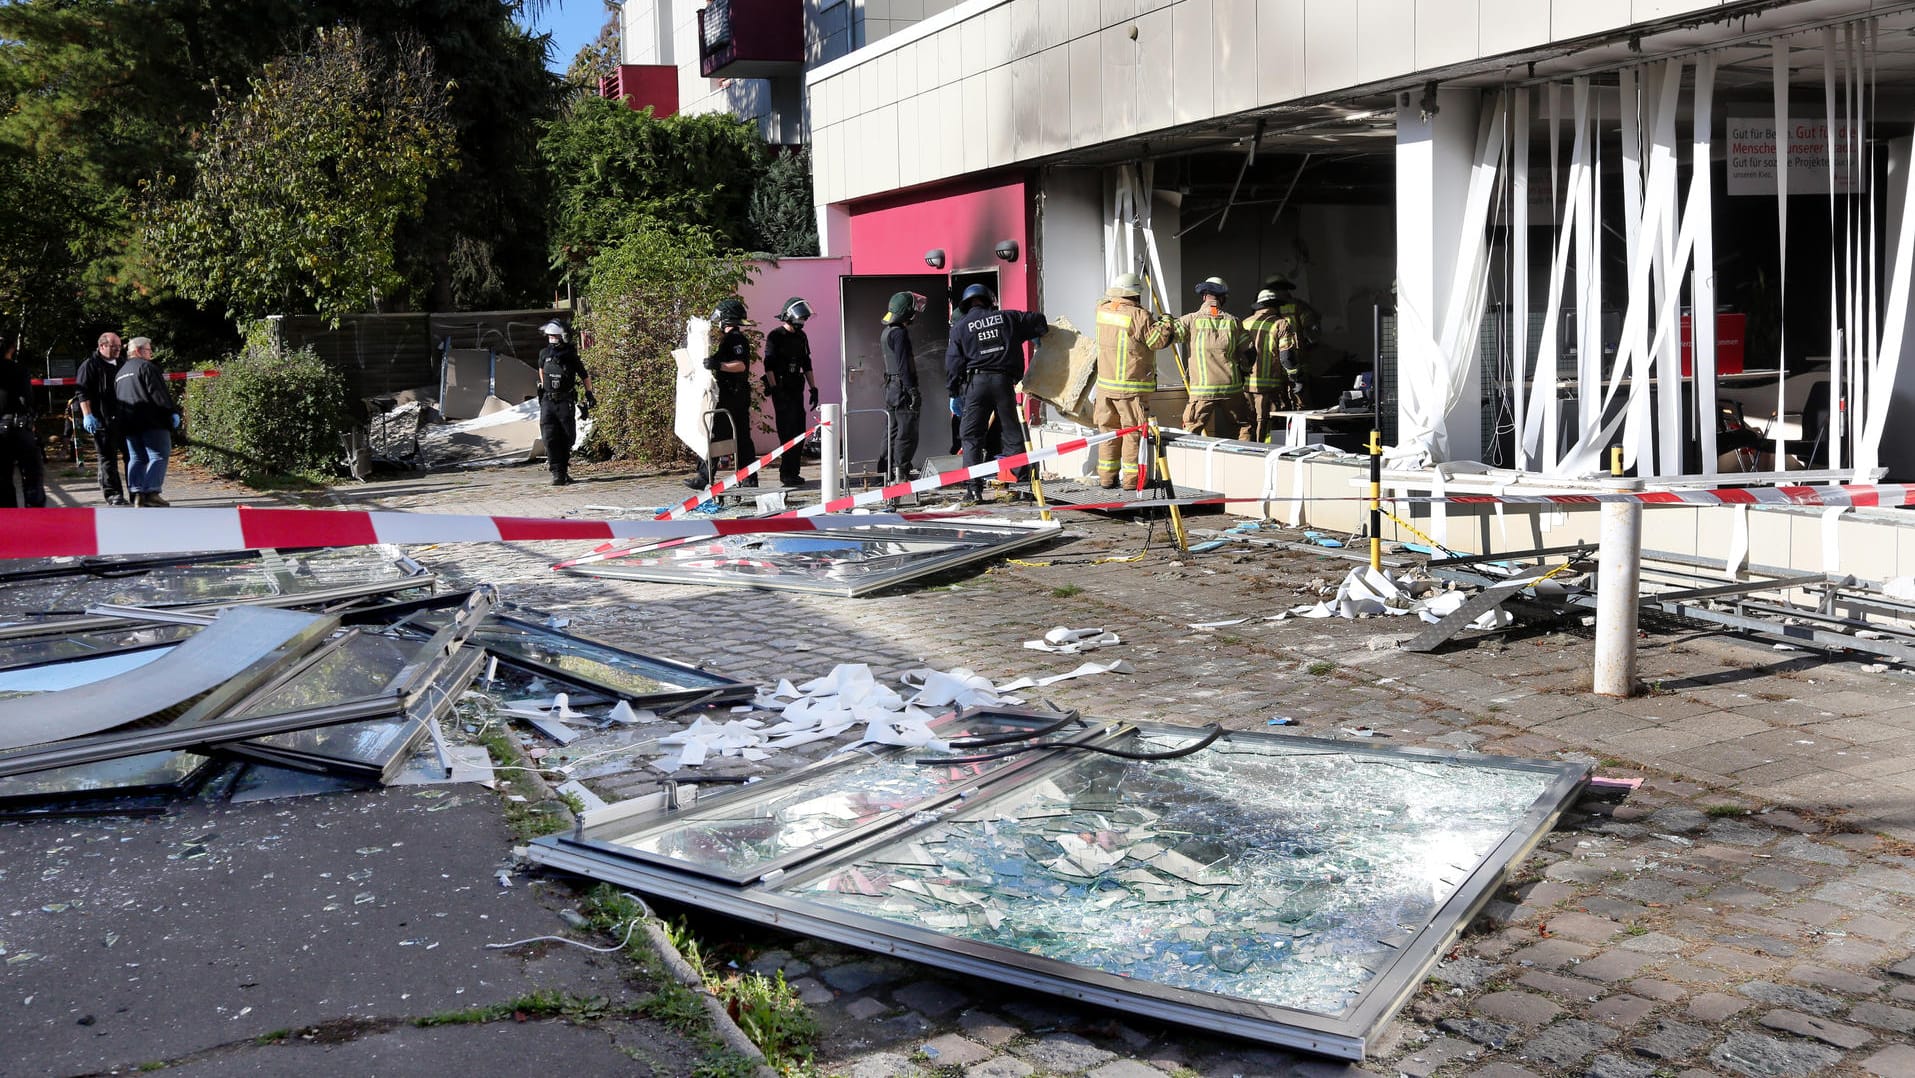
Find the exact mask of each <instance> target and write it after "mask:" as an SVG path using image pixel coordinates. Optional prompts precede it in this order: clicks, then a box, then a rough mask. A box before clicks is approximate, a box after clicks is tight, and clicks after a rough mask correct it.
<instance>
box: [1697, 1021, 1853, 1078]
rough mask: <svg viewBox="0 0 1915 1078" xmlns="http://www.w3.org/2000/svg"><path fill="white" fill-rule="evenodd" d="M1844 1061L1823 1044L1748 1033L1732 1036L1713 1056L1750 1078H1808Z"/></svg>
mask: <svg viewBox="0 0 1915 1078" xmlns="http://www.w3.org/2000/svg"><path fill="white" fill-rule="evenodd" d="M1841 1058H1842V1054H1841V1053H1840V1052H1837V1051H1836V1050H1835V1049H1833V1048H1825V1047H1823V1046H1822V1045H1819V1044H1809V1043H1807V1042H1806V1041H1785V1040H1780V1039H1778V1038H1775V1037H1765V1036H1762V1035H1761V1034H1759V1033H1746V1032H1736V1033H1731V1034H1729V1036H1728V1039H1727V1040H1725V1041H1723V1042H1722V1044H1721V1045H1719V1046H1718V1047H1717V1048H1716V1050H1715V1051H1713V1052H1711V1053H1709V1062H1711V1063H1714V1064H1715V1065H1716V1066H1718V1067H1722V1068H1724V1069H1726V1070H1732V1071H1734V1072H1736V1073H1737V1074H1746V1075H1748V1076H1749V1078H1806V1076H1807V1075H1810V1074H1814V1073H1815V1072H1816V1071H1819V1070H1821V1069H1823V1068H1824V1067H1831V1066H1834V1065H1835V1064H1836V1063H1837V1062H1839V1061H1840V1060H1841Z"/></svg>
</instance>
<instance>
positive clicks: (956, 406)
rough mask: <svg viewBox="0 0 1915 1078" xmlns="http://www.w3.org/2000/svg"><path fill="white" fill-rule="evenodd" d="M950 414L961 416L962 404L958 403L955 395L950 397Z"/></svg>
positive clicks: (962, 412)
mask: <svg viewBox="0 0 1915 1078" xmlns="http://www.w3.org/2000/svg"><path fill="white" fill-rule="evenodd" d="M951 414H952V415H954V416H961V415H963V414H964V405H962V404H960V403H959V402H958V399H957V398H956V397H952V398H951Z"/></svg>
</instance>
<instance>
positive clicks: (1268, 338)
mask: <svg viewBox="0 0 1915 1078" xmlns="http://www.w3.org/2000/svg"><path fill="white" fill-rule="evenodd" d="M1243 331H1244V333H1245V335H1247V336H1248V337H1249V338H1250V347H1251V350H1252V351H1253V352H1255V353H1256V365H1255V366H1254V367H1252V368H1251V369H1250V373H1249V375H1248V376H1247V377H1246V378H1245V379H1244V395H1245V397H1246V398H1247V399H1248V400H1249V402H1250V411H1249V413H1248V414H1247V415H1246V416H1245V418H1244V424H1243V430H1242V433H1240V434H1238V435H1237V437H1239V438H1242V439H1244V440H1245V441H1251V442H1261V441H1263V439H1264V435H1266V434H1268V433H1269V431H1270V422H1269V420H1270V414H1271V413H1272V412H1276V411H1280V410H1282V409H1283V408H1284V407H1285V405H1286V404H1288V398H1289V394H1290V375H1289V373H1288V370H1287V366H1286V364H1285V362H1284V361H1285V360H1286V359H1288V358H1289V356H1290V353H1292V352H1293V351H1295V349H1296V346H1297V335H1296V331H1295V329H1294V328H1292V324H1291V321H1290V319H1289V317H1288V316H1287V315H1285V314H1283V313H1282V311H1281V310H1280V309H1279V306H1278V301H1277V294H1276V293H1275V292H1272V291H1271V290H1269V289H1268V288H1266V289H1264V290H1263V291H1261V292H1259V293H1257V309H1256V310H1254V311H1252V312H1250V317H1248V318H1246V319H1244V320H1243Z"/></svg>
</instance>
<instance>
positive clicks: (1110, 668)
mask: <svg viewBox="0 0 1915 1078" xmlns="http://www.w3.org/2000/svg"><path fill="white" fill-rule="evenodd" d="M1132 673H1136V671H1135V670H1134V669H1132V667H1131V665H1130V664H1129V663H1127V662H1125V661H1124V660H1122V659H1116V660H1114V661H1112V662H1108V663H1085V664H1084V665H1082V666H1080V667H1078V668H1077V669H1075V670H1072V671H1071V672H1069V673H1067V674H1052V675H1051V676H1050V677H1045V678H1035V679H1033V678H1027V677H1023V678H1018V679H1017V680H1016V681H1010V682H1006V683H1004V684H1002V685H999V686H998V687H997V691H998V692H1000V693H1007V692H1016V691H1018V690H1019V689H1041V688H1043V687H1044V686H1046V685H1055V684H1057V683H1058V682H1060V681H1069V680H1071V679H1072V678H1080V677H1090V676H1092V675H1094V674H1132Z"/></svg>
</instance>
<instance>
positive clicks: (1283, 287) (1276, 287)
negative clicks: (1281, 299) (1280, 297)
mask: <svg viewBox="0 0 1915 1078" xmlns="http://www.w3.org/2000/svg"><path fill="white" fill-rule="evenodd" d="M1263 286H1264V287H1265V288H1268V289H1269V290H1270V291H1272V292H1295V291H1296V290H1297V286H1296V285H1295V284H1294V283H1292V282H1291V280H1290V278H1288V277H1284V276H1281V275H1279V276H1276V277H1272V278H1270V279H1269V280H1267V281H1265V282H1263Z"/></svg>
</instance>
